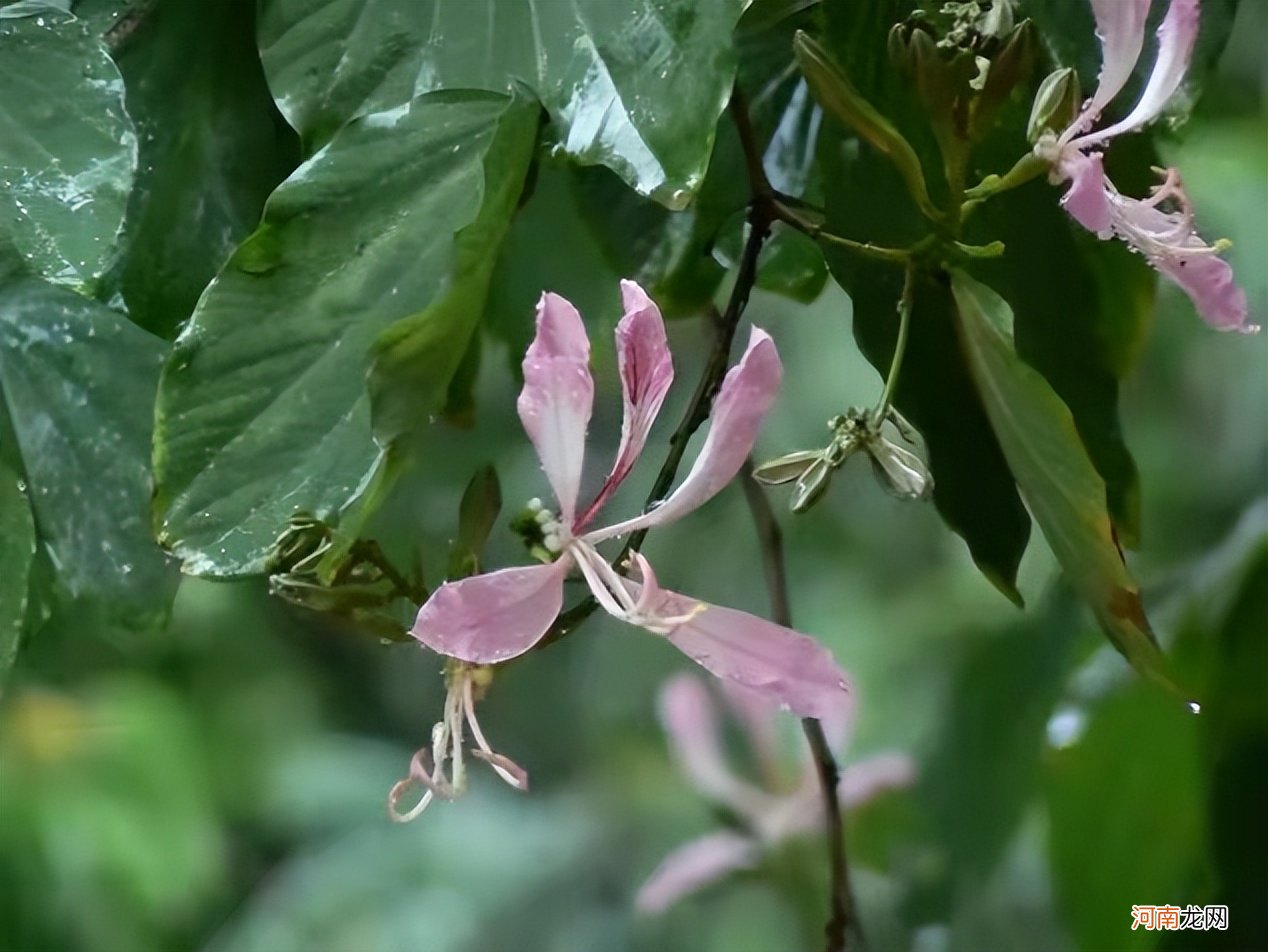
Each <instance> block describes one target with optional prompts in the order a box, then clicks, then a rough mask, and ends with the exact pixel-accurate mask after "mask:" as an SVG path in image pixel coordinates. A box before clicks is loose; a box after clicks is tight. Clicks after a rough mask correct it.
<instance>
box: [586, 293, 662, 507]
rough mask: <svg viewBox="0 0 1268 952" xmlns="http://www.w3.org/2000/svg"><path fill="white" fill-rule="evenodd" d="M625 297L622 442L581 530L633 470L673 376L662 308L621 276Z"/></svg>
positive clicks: (620, 352)
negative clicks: (661, 312)
mask: <svg viewBox="0 0 1268 952" xmlns="http://www.w3.org/2000/svg"><path fill="white" fill-rule="evenodd" d="M621 298H622V301H623V303H624V305H625V316H624V317H622V318H621V320H620V323H618V324H617V325H616V356H617V363H618V366H619V367H620V370H621V395H622V397H623V398H624V403H625V414H624V417H623V419H622V421H621V443H620V446H619V447H618V448H617V451H616V460H615V461H614V462H613V463H612V471H611V472H610V473H608V477H607V479H606V480H604V483H603V488H602V489H600V490H599V493H598V495H596V496H595V499H594V502H592V503H591V504H590V505H589V507H588V508H587V509H586V512H585V515H583V516H582V517H581V518H580V519H579V520H578V522H577V529H578V530H580V529H581V528H582V527H584V526H585V525H586V524H587V523H588V522H589V521H590V520H591V519H592V518H593V517H594V516H595V514H596V513H598V511H599V509H600V508H602V506H603V504H604V503H605V502H607V500H608V498H609V497H610V496H611V495H612V493H614V492H615V491H616V488H617V487H618V486H620V485H621V482H622V481H623V480H624V479H625V477H626V476H628V475H629V472H630V469H631V468H632V467H633V465H634V463H635V462H636V461H637V460H638V457H639V454H640V453H642V452H643V447H644V445H646V443H647V434H648V433H649V432H650V431H651V428H652V424H653V423H655V422H656V417H657V415H658V414H659V413H660V407H661V404H662V403H664V402H665V394H666V393H668V392H669V387H670V384H672V383H673V382H674V362H673V358H672V356H671V355H670V353H669V341H668V339H667V338H666V336H665V322H664V320H663V319H662V318H661V316H660V308H658V307H657V306H656V304H655V302H653V301H652V299H651V298H650V297H648V296H647V292H646V291H644V290H643V289H642V288H641V287H639V286H638V285H637V284H635V283H634V282H633V281H622V282H621Z"/></svg>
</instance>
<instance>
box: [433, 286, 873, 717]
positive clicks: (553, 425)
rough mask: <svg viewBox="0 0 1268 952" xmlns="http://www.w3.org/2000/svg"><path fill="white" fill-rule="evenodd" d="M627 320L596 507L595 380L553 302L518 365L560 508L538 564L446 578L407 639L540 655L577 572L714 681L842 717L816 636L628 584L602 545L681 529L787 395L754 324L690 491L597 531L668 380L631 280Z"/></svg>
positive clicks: (641, 572) (503, 654)
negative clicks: (591, 440) (586, 481)
mask: <svg viewBox="0 0 1268 952" xmlns="http://www.w3.org/2000/svg"><path fill="white" fill-rule="evenodd" d="M621 292H622V297H623V300H624V305H625V315H624V317H623V318H622V319H621V321H620V323H619V324H618V325H617V328H616V346H617V358H618V365H619V369H620V376H621V386H622V391H623V394H624V403H625V413H624V421H623V424H622V428H621V441H620V444H619V446H618V448H617V453H616V460H615V462H614V463H613V465H612V469H611V471H610V472H609V474H608V476H607V479H606V480H605V481H604V483H603V485H602V487H601V488H600V489H599V492H598V493H597V495H596V496H595V498H594V500H593V501H592V502H591V503H590V504H589V505H587V506H585V508H584V509H579V508H578V506H577V497H578V494H579V490H580V485H581V468H582V462H583V457H584V455H585V441H586V429H587V426H588V424H589V421H590V412H591V404H592V402H593V396H594V383H593V380H592V379H591V376H590V368H589V360H590V341H589V338H588V337H587V335H586V329H585V325H584V324H583V323H582V321H581V316H580V315H579V314H578V313H577V310H576V308H574V307H573V306H572V305H571V304H570V303H568V301H566V300H564V299H563V298H562V297H560V296H559V295H557V294H549V293H548V294H544V295H542V298H541V301H540V303H539V304H538V307H537V333H536V336H535V337H534V339H533V342H532V344H531V345H530V346H529V348H528V352H527V354H526V355H525V357H524V365H523V366H524V387H523V389H522V390H521V391H520V395H519V402H518V408H519V415H520V420H521V422H522V423H523V425H524V429H525V431H526V432H527V433H528V436H529V439H530V440H531V441H532V443H533V446H534V447H535V449H536V450H537V456H538V458H539V459H540V460H541V464H542V468H543V470H545V473H546V478H547V480H548V481H549V483H550V485H551V488H552V489H553V490H554V494H555V500H556V503H557V506H558V513H557V514H555V513H550V512H548V511H539V517H538V522H539V524H541V525H542V528H543V531H544V540H545V547H546V548H547V549H549V550H550V552H551V554H553V555H554V556H555V557H554V558H553V560H552V561H550V562H547V563H546V564H542V565H532V566H523V567H516V568H506V569H501V570H498V571H494V572H488V573H486V574H483V575H475V576H472V577H470V578H464V579H459V580H456V581H451V582H446V583H445V584H444V585H442V586H441V587H440V588H438V589H437V590H436V591H435V592H433V593H432V596H431V597H430V598H429V599H428V600H427V602H426V604H424V605H423V607H422V608H421V609H420V610H419V612H418V618H417V620H416V621H415V623H414V627H413V630H412V634H413V635H414V637H415V638H417V639H418V640H419V641H421V642H422V643H423V644H424V645H426V646H427V647H428V648H431V649H432V650H433V651H436V652H438V653H440V654H442V655H446V656H448V657H450V658H454V659H457V660H459V661H462V662H465V663H468V664H473V665H488V664H495V663H498V662H503V661H506V660H508V659H510V658H514V657H516V656H517V655H520V654H523V653H524V652H525V651H528V650H529V649H530V648H532V647H533V645H535V644H536V643H537V642H538V641H539V640H540V639H541V638H542V637H543V636H544V635H545V634H546V631H547V630H548V629H549V628H550V626H551V623H552V622H553V621H554V620H555V618H556V616H557V615H558V614H559V610H560V608H561V607H562V605H563V597H564V579H565V578H566V577H567V576H568V574H569V573H571V572H573V571H576V572H577V573H579V574H580V575H581V577H582V578H583V579H584V580H585V582H586V584H587V585H588V586H589V588H590V591H591V593H592V594H593V595H594V597H595V599H596V600H597V601H598V603H599V604H600V605H601V606H602V607H603V608H604V609H605V610H606V611H607V612H609V613H610V614H612V615H613V616H615V617H616V618H619V619H621V620H622V621H626V622H629V623H630V624H632V625H637V626H639V627H640V628H644V629H646V630H648V631H650V632H653V633H654V634H657V635H660V636H662V637H664V638H665V639H666V640H667V641H669V643H670V644H672V645H674V646H675V647H676V648H678V649H679V650H680V651H682V652H684V653H685V654H687V655H688V656H689V657H690V658H691V659H692V660H694V661H696V662H697V663H698V664H700V665H702V666H703V667H705V668H706V669H708V670H709V671H710V672H711V673H712V674H714V675H716V676H717V677H719V678H723V679H726V680H729V681H733V682H735V683H737V684H742V685H744V686H745V687H747V688H749V689H751V690H753V691H755V692H757V693H758V694H760V695H762V696H763V697H765V698H767V699H768V700H769V701H771V702H774V703H776V704H778V705H781V706H783V707H785V708H787V709H789V710H791V711H794V712H796V713H797V714H798V715H800V716H802V717H818V718H831V717H840V716H843V715H842V712H844V711H847V710H848V708H849V699H850V695H849V688H848V686H847V684H846V680H845V675H844V674H843V672H842V671H841V669H840V668H839V667H837V665H836V662H835V661H834V660H833V658H832V655H831V654H830V653H829V652H828V651H827V650H826V649H824V648H823V647H821V646H820V645H819V644H818V643H817V642H815V641H814V640H813V639H811V638H808V637H807V636H805V635H803V634H800V633H798V632H795V631H792V630H791V629H789V628H785V627H782V626H780V625H776V624H773V623H772V622H768V621H764V620H762V619H760V618H757V617H755V616H753V615H749V614H745V613H744V612H740V611H736V610H734V609H730V608H721V607H718V606H716V605H710V604H707V603H705V602H702V601H700V600H699V599H695V598H691V597H689V596H686V595H679V594H677V593H675V592H671V591H668V590H666V589H663V588H661V587H660V586H659V584H658V583H657V580H656V576H655V574H654V573H653V571H652V568H651V566H650V565H649V564H648V563H647V560H646V559H645V558H644V557H643V556H642V555H641V554H639V553H634V555H633V558H632V563H631V565H630V568H631V570H632V576H633V577H632V578H627V577H624V576H622V575H621V574H620V573H618V572H617V571H616V570H615V569H614V568H613V567H612V566H611V565H610V564H609V563H608V561H607V560H606V559H605V558H604V557H603V556H602V555H600V553H599V551H598V549H597V548H596V546H598V545H600V544H601V543H603V542H605V541H607V540H611V539H615V538H617V537H619V536H623V535H625V534H627V533H630V532H634V531H636V530H639V529H647V528H651V527H653V526H663V525H666V524H667V523H670V522H674V521H676V520H678V519H680V518H682V517H683V516H685V515H686V514H687V513H689V512H691V511H692V510H694V509H696V508H697V507H699V506H701V505H703V504H704V503H705V502H707V501H708V500H709V499H711V498H712V497H713V496H714V495H716V494H717V493H718V492H719V491H720V490H721V489H722V488H723V487H724V486H725V485H726V484H727V483H729V482H730V481H731V479H732V478H733V477H734V476H735V475H736V473H738V472H739V469H740V467H741V465H743V463H744V460H745V459H746V458H747V457H748V455H749V452H750V450H751V449H752V447H753V442H754V440H755V439H756V437H757V431H758V428H759V426H760V425H761V422H762V420H763V418H764V417H765V416H766V412H767V410H768V409H769V408H770V406H771V403H772V402H773V401H774V398H775V393H776V391H777V390H778V388H779V382H780V377H781V374H782V367H781V365H780V362H779V354H778V353H777V351H776V349H775V343H774V341H772V340H771V338H770V336H769V335H767V334H766V333H765V332H763V331H761V330H759V329H758V328H753V331H752V334H751V336H750V339H749V343H748V348H747V349H746V350H745V352H744V355H743V357H742V358H741V359H740V362H739V363H738V364H737V365H736V366H734V367H732V368H731V370H730V371H729V372H728V373H727V375H726V378H725V379H724V380H723V382H722V386H721V388H720V389H719V391H718V394H717V396H716V397H715V399H714V401H713V408H712V415H711V419H710V423H709V432H708V436H707V437H706V439H705V442H704V446H703V447H702V449H701V451H700V455H699V456H698V457H697V458H696V461H695V464H694V465H693V466H692V468H691V471H690V472H689V473H688V474H687V476H686V478H685V479H684V480H683V481H682V484H681V485H679V487H678V488H677V489H676V490H674V492H672V493H671V494H670V495H669V497H668V498H667V499H665V500H664V501H663V502H662V503H661V504H660V505H657V506H654V507H653V508H652V509H651V510H650V511H648V512H646V513H644V514H642V515H639V516H635V517H634V518H632V519H626V520H624V521H621V522H616V523H614V524H612V525H608V526H604V527H599V528H594V527H592V523H593V521H594V519H595V517H596V516H597V515H598V514H599V511H600V510H601V509H602V508H603V506H604V504H605V503H606V502H607V501H608V499H609V498H610V497H611V495H612V493H613V492H614V491H615V490H616V488H617V486H619V485H620V483H621V481H622V480H623V479H624V478H625V477H626V476H627V475H628V473H629V472H630V470H631V468H632V467H633V465H634V463H635V461H636V460H637V459H638V457H639V454H640V453H641V452H642V449H643V446H644V444H645V443H646V441H647V436H648V432H649V431H650V429H651V427H652V423H653V422H654V421H655V419H656V415H657V413H658V411H659V410H660V407H661V404H662V402H663V401H664V399H665V394H666V392H667V391H668V390H669V386H670V384H671V383H672V381H673V376H674V371H673V363H672V360H671V357H670V353H669V346H668V342H667V340H666V336H665V326H664V322H663V320H662V319H661V315H660V311H659V309H658V308H657V307H656V305H655V304H654V303H653V302H652V301H651V299H650V298H649V297H648V296H647V295H646V293H644V291H643V289H642V288H640V287H639V286H638V285H637V284H635V283H633V282H632V281H623V282H622V283H621Z"/></svg>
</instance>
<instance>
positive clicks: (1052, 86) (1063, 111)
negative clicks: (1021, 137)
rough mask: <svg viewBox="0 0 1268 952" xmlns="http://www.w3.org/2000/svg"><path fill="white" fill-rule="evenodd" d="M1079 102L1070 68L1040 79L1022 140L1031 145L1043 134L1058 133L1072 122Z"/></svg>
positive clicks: (1080, 98)
mask: <svg viewBox="0 0 1268 952" xmlns="http://www.w3.org/2000/svg"><path fill="white" fill-rule="evenodd" d="M1082 102H1083V91H1082V90H1081V89H1080V88H1079V76H1078V74H1077V73H1076V72H1075V71H1074V70H1073V69H1071V68H1070V67H1068V66H1067V67H1065V68H1063V69H1058V70H1054V71H1053V72H1051V73H1049V74H1048V75H1047V76H1045V77H1044V80H1043V82H1042V83H1040V84H1039V92H1038V93H1036V94H1035V102H1034V105H1033V106H1031V108H1030V120H1029V121H1028V122H1027V123H1026V138H1027V139H1028V140H1029V141H1030V143H1031V145H1033V144H1035V143H1036V142H1038V141H1039V140H1040V139H1041V138H1042V137H1043V134H1044V133H1045V132H1053V133H1056V132H1060V131H1061V130H1062V129H1065V128H1066V127H1067V126H1069V125H1070V123H1072V122H1073V121H1074V118H1075V116H1077V115H1078V114H1079V107H1080V105H1081V104H1082Z"/></svg>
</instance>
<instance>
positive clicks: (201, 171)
mask: <svg viewBox="0 0 1268 952" xmlns="http://www.w3.org/2000/svg"><path fill="white" fill-rule="evenodd" d="M115 7H117V5H115ZM125 26H126V29H127V32H126V33H123V32H122V31H123V29H124V27H125ZM107 35H108V37H110V38H112V43H113V46H114V56H115V60H116V62H118V64H119V68H120V70H122V72H123V78H124V81H125V83H126V85H127V91H128V95H127V105H128V113H129V114H130V115H131V116H132V118H133V120H134V121H135V122H136V125H137V134H138V137H139V139H140V162H139V170H138V173H137V182H136V188H135V189H134V191H133V192H132V196H131V198H130V199H129V201H128V214H127V220H126V222H125V226H124V233H123V238H122V244H123V255H124V257H123V260H122V261H121V262H120V265H119V266H118V267H117V268H116V269H115V280H116V281H117V282H118V284H119V286H120V289H121V290H122V292H123V297H124V300H125V301H126V302H127V305H128V313H129V315H130V316H131V318H132V319H133V320H134V321H136V322H137V323H138V324H140V325H141V326H142V327H145V328H146V329H148V330H151V331H153V332H154V333H156V334H159V335H160V336H164V337H170V336H172V335H173V334H174V333H175V331H176V329H177V327H178V326H179V325H180V323H181V322H183V321H184V320H185V319H187V318H188V317H189V315H190V314H191V313H192V312H193V310H194V304H195V303H196V302H197V301H198V295H199V294H201V293H202V291H203V288H205V287H206V286H207V284H208V282H210V281H211V279H212V278H213V277H215V274H216V271H217V270H218V269H219V267H220V266H221V265H222V264H223V263H224V262H225V259H227V258H228V257H229V255H230V253H231V252H232V251H233V249H234V246H235V245H237V244H238V242H240V241H241V240H242V239H243V238H245V237H246V236H247V235H248V234H250V232H251V231H252V229H254V228H255V226H256V225H257V224H258V223H259V220H260V213H261V212H262V210H263V208H264V200H265V199H266V198H268V195H269V193H270V192H271V191H272V190H273V189H274V187H276V186H277V184H278V183H279V182H280V181H282V179H284V178H285V177H286V176H287V174H288V173H289V172H290V171H291V170H292V169H294V168H295V166H296V165H298V164H299V141H298V139H297V137H296V136H295V133H294V132H293V131H292V130H291V128H290V127H289V126H287V124H286V122H285V121H284V120H283V119H282V117H281V116H280V115H279V114H278V112H277V109H276V107H275V106H274V105H273V99H272V97H271V96H270V95H269V90H268V86H267V84H266V83H265V81H264V72H263V70H262V69H261V67H260V61H259V56H258V54H257V52H256V47H255V4H254V2H253V0H212V2H208V3H187V2H185V0H158V2H155V3H151V4H149V5H148V6H145V7H143V8H140V9H139V10H138V11H137V12H136V13H135V16H134V19H133V20H128V21H121V25H120V26H119V27H117V28H116V32H112V33H110V34H107Z"/></svg>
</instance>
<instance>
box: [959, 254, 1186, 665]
mask: <svg viewBox="0 0 1268 952" xmlns="http://www.w3.org/2000/svg"><path fill="white" fill-rule="evenodd" d="M952 291H953V293H954V295H955V303H956V314H957V318H958V328H959V332H960V340H961V343H962V345H963V347H964V350H965V352H966V354H967V355H968V360H969V366H970V369H971V370H972V373H973V380H974V383H975V384H976V385H977V388H978V392H979V393H980V394H981V397H982V402H983V404H984V405H985V406H986V412H987V414H988V415H989V417H990V420H991V425H992V426H993V427H994V429H995V433H996V435H997V436H998V437H999V442H1000V446H1001V447H1003V450H1004V455H1005V457H1007V459H1008V465H1009V467H1010V468H1011V469H1012V471H1013V474H1014V475H1015V476H1016V477H1017V482H1018V484H1019V485H1020V487H1021V490H1022V495H1023V496H1024V497H1025V499H1026V502H1027V504H1028V505H1029V507H1030V511H1031V512H1032V513H1033V515H1034V517H1035V521H1036V522H1038V523H1039V528H1040V529H1041V530H1042V531H1043V534H1044V538H1046V539H1047V540H1048V545H1049V546H1050V547H1051V548H1052V551H1053V554H1054V555H1055V556H1056V557H1057V561H1058V562H1059V563H1060V564H1061V568H1062V569H1063V570H1064V572H1065V574H1066V576H1067V577H1068V578H1069V580H1070V582H1071V584H1072V585H1073V586H1074V588H1075V590H1076V591H1077V592H1078V593H1079V595H1080V596H1081V597H1082V598H1083V600H1084V601H1085V602H1087V603H1088V605H1089V606H1090V607H1091V608H1092V611H1093V613H1094V614H1095V615H1096V618H1097V621H1099V622H1100V624H1101V628H1102V629H1103V630H1104V631H1105V634H1106V635H1107V636H1109V639H1110V641H1112V642H1113V643H1114V646H1115V647H1116V648H1118V650H1119V651H1121V652H1122V653H1123V655H1124V656H1125V657H1126V658H1127V659H1128V660H1129V661H1130V662H1131V663H1132V665H1133V666H1135V667H1136V668H1137V669H1138V670H1139V671H1141V672H1142V673H1143V674H1146V675H1149V676H1151V677H1154V678H1156V679H1158V680H1159V681H1161V682H1163V683H1168V682H1167V679H1166V676H1165V675H1164V674H1163V667H1164V659H1163V656H1162V652H1161V651H1159V649H1158V645H1157V642H1156V641H1155V640H1154V636H1153V632H1152V631H1151V630H1150V627H1149V621H1148V619H1147V618H1146V617H1145V612H1144V607H1143V605H1142V604H1141V600H1140V591H1139V589H1138V588H1137V587H1136V584H1135V582H1133V581H1132V578H1131V576H1130V575H1129V574H1128V572H1127V567H1126V566H1125V565H1124V564H1123V556H1122V553H1121V552H1120V551H1119V549H1118V546H1117V545H1116V543H1115V541H1114V530H1113V526H1112V524H1111V522H1110V517H1109V513H1108V511H1107V509H1106V502H1105V482H1104V480H1102V479H1101V477H1100V475H1099V474H1098V473H1097V471H1096V469H1095V467H1094V466H1093V465H1092V461H1091V460H1090V459H1089V458H1088V454H1087V451H1086V450H1085V449H1084V447H1083V442H1082V440H1081V439H1080V438H1079V434H1078V430H1077V429H1076V427H1075V424H1074V418H1073V417H1072V416H1071V414H1070V410H1069V408H1068V407H1066V405H1065V404H1064V403H1062V402H1061V398H1060V397H1059V396H1057V394H1056V393H1055V392H1054V391H1053V389H1052V387H1051V386H1050V385H1049V384H1048V382H1047V381H1046V380H1044V378H1043V377H1042V376H1041V375H1040V374H1039V373H1038V372H1037V371H1036V370H1034V369H1033V368H1032V367H1030V366H1029V365H1028V364H1026V363H1025V362H1024V361H1022V359H1021V358H1020V357H1018V356H1017V354H1016V352H1015V351H1014V349H1013V340H1012V337H1013V333H1012V328H1013V314H1012V310H1011V309H1010V308H1009V306H1008V304H1007V302H1005V301H1004V299H1003V298H1001V297H1000V296H999V295H998V294H996V293H995V292H994V291H992V290H991V289H990V288H988V287H986V286H985V285H983V284H980V283H978V282H977V281H974V280H973V279H972V278H970V277H968V275H966V274H964V273H962V272H955V273H954V274H953V276H952Z"/></svg>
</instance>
